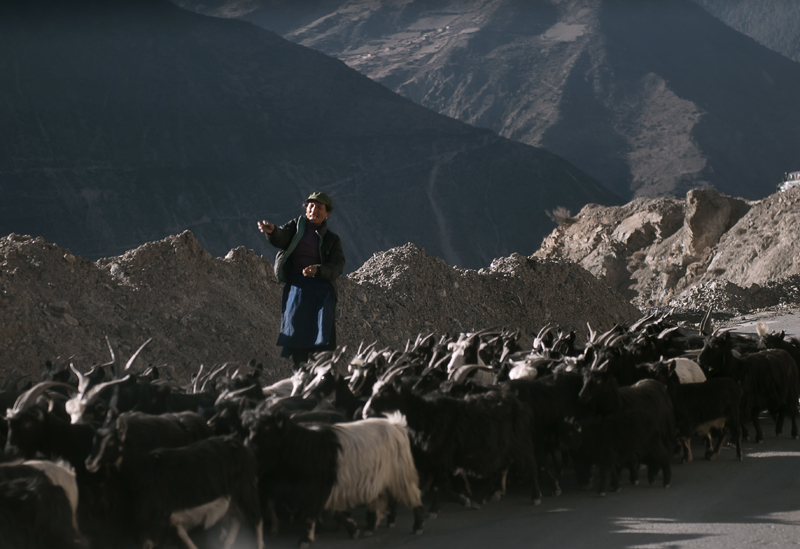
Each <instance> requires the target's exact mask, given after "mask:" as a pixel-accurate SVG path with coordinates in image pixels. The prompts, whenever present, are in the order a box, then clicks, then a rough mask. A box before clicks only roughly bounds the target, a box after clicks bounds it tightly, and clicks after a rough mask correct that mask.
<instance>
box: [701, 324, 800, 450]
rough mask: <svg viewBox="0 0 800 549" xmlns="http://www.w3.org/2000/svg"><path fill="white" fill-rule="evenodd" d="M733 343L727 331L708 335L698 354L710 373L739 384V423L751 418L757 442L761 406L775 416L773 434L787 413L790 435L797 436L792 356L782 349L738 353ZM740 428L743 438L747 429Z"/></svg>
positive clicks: (797, 381)
mask: <svg viewBox="0 0 800 549" xmlns="http://www.w3.org/2000/svg"><path fill="white" fill-rule="evenodd" d="M733 344H734V341H733V338H731V336H730V333H729V332H724V333H723V334H721V335H716V336H711V337H709V338H708V339H707V340H706V345H705V347H704V348H703V351H702V352H701V353H700V356H699V358H698V361H699V363H700V365H701V366H702V367H703V368H705V369H706V370H707V371H708V372H709V376H710V377H719V376H725V377H729V378H731V379H733V380H735V381H738V382H739V383H740V384H741V386H742V404H741V419H742V423H746V422H747V421H752V422H753V427H754V428H755V431H756V442H763V440H764V434H763V432H762V431H761V425H760V423H759V420H758V416H759V414H760V413H761V412H762V411H764V410H768V411H769V412H770V413H771V414H772V415H773V416H774V417H775V434H776V435H780V434H781V432H782V431H783V421H784V419H785V417H786V416H788V417H789V419H790V420H791V422H792V438H795V439H796V438H797V435H798V433H797V414H798V397H800V377H799V376H798V369H797V364H795V362H794V359H792V356H791V355H790V354H789V353H788V352H787V351H784V350H782V349H770V350H766V351H759V352H755V353H751V354H748V355H743V356H737V354H736V353H734V351H733ZM742 431H743V432H742V434H743V436H744V438H745V439H746V438H747V430H746V429H743V430H742Z"/></svg>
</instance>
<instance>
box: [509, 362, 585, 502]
mask: <svg viewBox="0 0 800 549" xmlns="http://www.w3.org/2000/svg"><path fill="white" fill-rule="evenodd" d="M582 386H583V375H582V374H581V373H579V372H577V371H570V370H568V369H567V368H565V367H561V366H560V367H557V368H556V370H555V372H554V374H553V375H549V376H545V377H542V378H537V379H533V380H530V379H516V380H511V381H506V382H503V383H502V384H501V387H502V390H503V391H507V392H509V393H512V394H514V395H516V396H517V398H519V400H520V401H522V402H523V403H525V404H526V405H528V406H529V407H530V409H531V411H532V413H533V424H532V426H531V427H532V433H533V440H534V448H535V450H536V462H537V464H538V465H539V474H540V480H541V478H542V476H544V477H545V478H548V480H549V482H550V483H551V485H552V490H553V495H556V496H557V495H559V494H560V493H561V488H560V486H559V483H558V479H557V476H558V475H559V474H560V472H561V471H560V467H559V464H558V461H557V459H556V457H555V453H556V450H557V448H558V443H557V434H558V428H559V425H560V423H561V422H562V421H564V420H565V419H567V418H569V417H584V416H586V415H587V414H588V410H586V409H585V407H584V406H583V405H582V404H581V403H580V401H579V400H578V393H579V392H580V390H581V387H582ZM548 455H551V456H552V458H553V466H554V467H555V468H556V470H555V475H554V474H553V473H552V472H551V471H550V470H549V469H548V468H547V456H548Z"/></svg>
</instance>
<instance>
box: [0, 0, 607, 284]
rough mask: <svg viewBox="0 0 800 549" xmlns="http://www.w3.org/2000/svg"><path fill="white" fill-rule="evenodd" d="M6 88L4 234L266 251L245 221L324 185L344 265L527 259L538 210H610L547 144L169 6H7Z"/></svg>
mask: <svg viewBox="0 0 800 549" xmlns="http://www.w3.org/2000/svg"><path fill="white" fill-rule="evenodd" d="M0 95H2V102H0V127H2V128H3V131H2V134H0V196H2V201H0V234H8V233H21V234H30V235H33V236H42V237H44V238H45V239H46V240H47V241H48V242H56V243H57V244H58V245H60V246H62V247H66V248H69V249H70V250H71V252H72V253H73V254H76V255H80V256H83V257H87V258H98V257H107V256H111V255H118V254H121V253H123V252H124V251H125V250H128V249H132V248H134V247H136V246H138V245H140V244H142V243H144V242H148V241H153V240H158V239H161V238H164V237H165V236H167V235H171V234H177V233H180V232H182V231H184V230H186V229H190V230H191V231H192V232H193V233H194V234H195V235H196V237H197V238H198V241H199V242H200V243H201V244H202V246H203V247H204V248H205V249H207V250H208V251H209V252H211V253H212V254H214V255H225V254H226V252H227V251H228V250H230V249H231V248H235V247H238V246H245V247H247V248H250V249H253V250H255V251H256V252H257V253H260V254H263V255H266V256H268V257H269V256H274V255H273V253H274V250H272V248H271V247H270V246H269V245H268V244H267V243H266V240H265V239H264V238H263V235H261V234H260V233H258V232H257V230H256V221H257V220H260V219H266V220H269V221H272V222H275V223H283V222H286V221H288V220H289V219H290V218H292V217H295V216H298V215H300V214H301V213H302V207H301V204H302V202H303V200H304V199H305V198H306V197H307V196H308V195H309V193H311V192H312V191H316V190H323V191H326V192H328V193H329V194H330V195H331V196H332V197H333V201H334V205H335V209H334V211H333V215H332V217H331V220H330V228H331V230H333V231H335V232H337V233H338V234H339V235H340V236H341V237H342V239H343V241H344V242H345V252H346V255H347V259H348V264H347V267H346V271H347V272H349V271H352V270H355V269H357V268H358V267H359V266H360V265H361V264H362V263H363V262H364V261H366V260H367V259H369V258H370V257H371V255H372V254H374V253H376V252H379V251H382V250H387V249H390V248H392V247H395V246H398V245H402V244H405V243H407V242H413V243H414V244H416V245H417V246H419V247H420V248H424V249H425V250H426V252H427V253H429V254H431V255H435V256H438V257H441V258H443V259H445V260H446V261H447V262H448V263H449V264H451V265H458V266H460V267H462V268H473V269H477V268H481V267H484V266H487V265H488V264H489V263H490V262H491V261H492V260H493V259H494V258H496V257H501V256H506V255H509V254H510V253H513V252H519V253H522V254H525V255H529V254H531V253H533V252H534V251H535V250H536V249H537V248H538V247H539V245H540V243H541V241H542V239H543V237H544V236H545V235H547V234H548V233H549V232H550V231H551V230H552V228H553V227H554V226H555V223H554V221H552V220H551V219H550V218H549V217H548V215H547V212H552V211H553V210H555V209H557V208H559V207H560V208H565V209H568V210H571V211H577V210H579V209H580V208H581V207H582V206H583V205H585V204H587V203H601V204H618V203H620V202H621V199H620V198H619V197H618V196H617V195H616V194H614V193H613V192H611V191H609V190H608V189H607V188H605V187H604V186H603V185H601V184H599V183H598V182H597V181H596V180H595V179H593V178H592V177H590V176H588V175H587V174H585V173H584V172H582V171H581V170H580V169H578V168H577V167H575V166H574V165H572V164H571V163H570V162H568V161H566V160H564V159H562V158H560V157H558V156H556V155H554V154H553V153H551V152H548V151H545V150H542V149H540V148H536V147H533V146H530V145H527V144H523V143H520V142H517V141H513V140H510V139H508V138H506V137H502V136H500V135H498V134H497V133H495V132H493V131H491V130H489V129H481V128H475V127H472V126H470V125H468V124H466V123H464V122H461V121H458V120H455V119H453V118H450V117H447V116H444V115H442V114H438V113H435V112H433V111H431V110H429V109H427V108H425V107H423V106H420V105H417V104H415V103H414V102H412V101H411V100H409V99H407V98H404V97H401V96H400V95H398V94H396V93H394V92H392V91H391V90H389V89H388V88H386V87H385V86H383V85H382V84H380V83H378V82H376V81H374V80H371V79H369V78H368V77H367V76H364V75H362V74H360V73H359V72H357V71H356V70H354V69H352V68H349V67H348V66H347V65H345V63H343V62H341V61H339V60H336V59H334V58H332V57H329V56H327V55H324V54H323V53H320V52H317V51H315V50H313V49H310V48H307V47H304V46H302V45H297V44H294V43H291V42H289V41H287V40H285V39H284V38H281V37H280V36H278V35H276V34H275V33H273V32H271V31H268V30H265V29H263V28H260V27H258V26H256V25H254V24H252V23H249V22H245V21H238V20H232V19H222V18H216V17H209V16H205V15H201V14H197V13H193V12H190V11H187V10H184V9H182V8H180V7H178V6H176V5H174V4H172V3H169V2H167V1H166V0H75V1H70V2H61V1H58V0H26V1H11V2H7V3H3V4H2V5H0Z"/></svg>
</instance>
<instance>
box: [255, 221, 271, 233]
mask: <svg viewBox="0 0 800 549" xmlns="http://www.w3.org/2000/svg"><path fill="white" fill-rule="evenodd" d="M258 230H259V231H261V232H262V233H264V234H272V231H274V230H275V225H273V224H272V223H270V222H269V221H259V222H258Z"/></svg>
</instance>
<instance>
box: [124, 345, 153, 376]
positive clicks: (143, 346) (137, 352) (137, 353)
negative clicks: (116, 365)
mask: <svg viewBox="0 0 800 549" xmlns="http://www.w3.org/2000/svg"><path fill="white" fill-rule="evenodd" d="M151 341H153V338H152V337H151V338H150V339H148V340H147V341H145V342H144V343H142V344H141V345H140V346H139V348H138V349H136V352H135V353H133V355H131V358H129V359H128V362H127V363H126V364H125V367H124V368H123V369H122V371H126V370H127V369H128V368H130V367H131V366H132V365H133V362H134V361H135V360H136V358H137V357H138V356H139V353H141V352H142V350H144V348H145V347H147V344H148V343H150V342H151Z"/></svg>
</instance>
